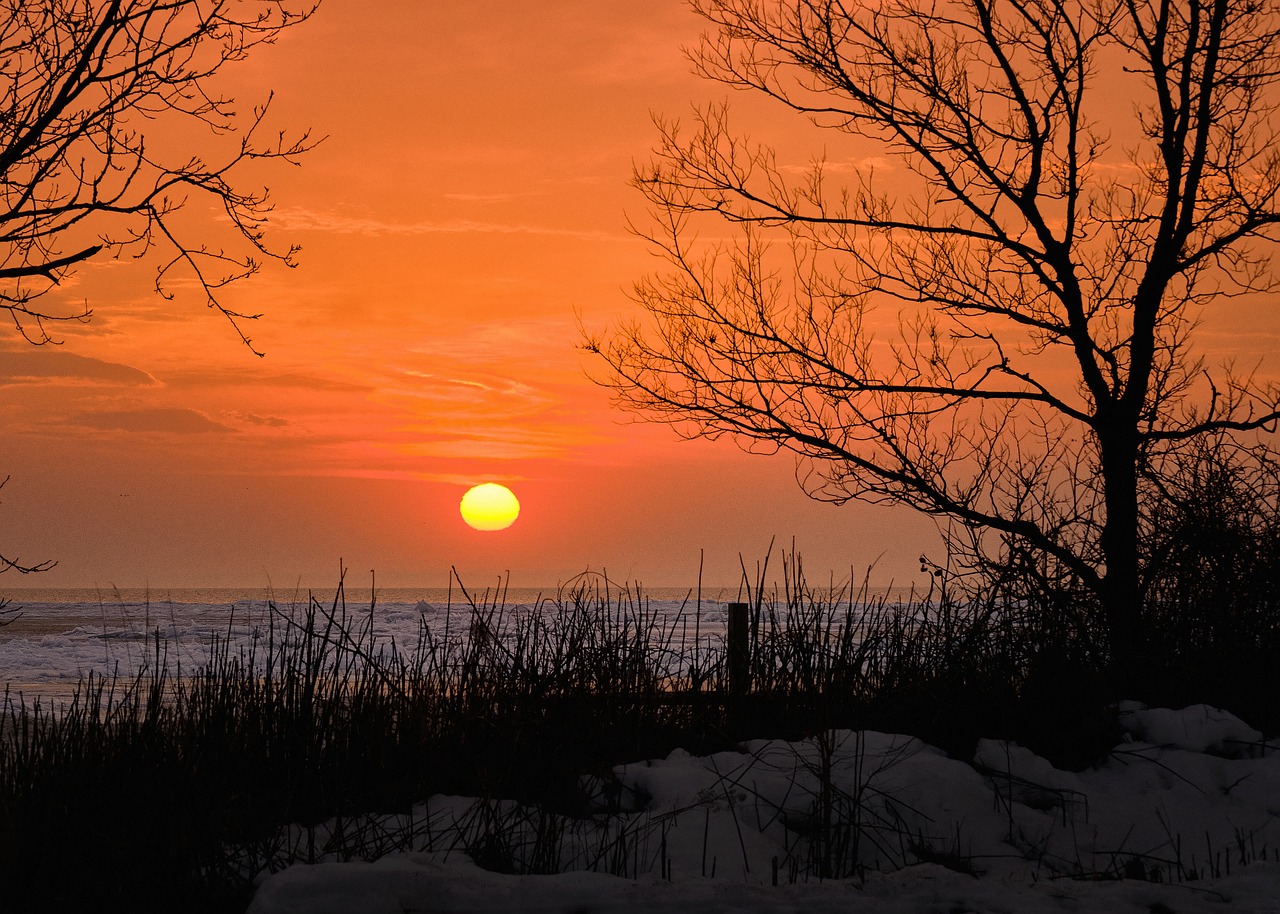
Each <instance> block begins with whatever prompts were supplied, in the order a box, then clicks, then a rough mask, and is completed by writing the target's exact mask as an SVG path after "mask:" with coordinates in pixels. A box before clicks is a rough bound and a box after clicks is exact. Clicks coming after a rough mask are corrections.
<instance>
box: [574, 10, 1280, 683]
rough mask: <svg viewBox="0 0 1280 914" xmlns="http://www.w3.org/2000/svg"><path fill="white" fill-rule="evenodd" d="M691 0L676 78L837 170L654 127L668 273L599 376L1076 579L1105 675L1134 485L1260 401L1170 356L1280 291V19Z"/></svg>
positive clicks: (604, 342)
mask: <svg viewBox="0 0 1280 914" xmlns="http://www.w3.org/2000/svg"><path fill="white" fill-rule="evenodd" d="M693 5H694V7H695V9H696V10H697V11H698V12H699V13H700V14H701V15H702V16H703V17H705V18H706V19H707V20H708V21H709V22H710V23H711V25H712V26H713V28H712V29H711V30H710V31H709V32H708V33H707V34H706V35H705V36H704V38H703V40H702V43H701V44H700V45H699V46H698V47H697V48H696V49H695V50H694V51H693V52H692V54H691V56H692V58H693V60H694V63H695V67H696V69H697V71H698V72H700V73H701V74H702V75H704V76H706V77H709V78H710V79H713V80H718V81H720V82H722V83H725V84H727V85H729V86H732V87H734V88H735V89H746V90H751V91H752V92H754V93H759V94H762V95H764V96H768V97H769V98H771V99H773V100H774V101H775V102H778V103H780V104H781V105H783V106H786V107H787V108H789V109H791V110H792V111H793V112H795V113H796V114H798V115H800V116H802V117H805V118H807V119H808V120H809V121H811V122H812V123H813V124H816V125H817V126H818V127H821V128H826V130H827V133H828V135H829V137H830V140H829V142H830V143H831V144H833V145H831V146H829V147H828V149H829V150H830V149H832V148H839V147H837V146H836V145H834V144H845V145H846V146H847V148H848V149H849V158H850V159H852V160H854V161H864V162H865V163H866V164H863V165H856V164H855V165H854V166H852V167H851V168H850V169H849V171H850V177H849V179H848V180H847V181H845V182H843V183H838V182H837V181H836V180H834V178H833V173H834V171H833V167H832V166H831V165H827V164H825V162H823V161H821V160H819V161H818V162H816V163H815V164H813V165H812V166H811V167H807V168H804V169H796V168H793V167H791V166H789V165H788V164H787V163H786V162H785V161H782V160H780V158H779V156H778V155H777V154H776V153H775V152H774V151H773V150H771V149H770V148H768V147H766V146H762V145H754V144H752V143H750V142H748V141H747V140H745V139H744V138H742V137H741V136H740V135H738V134H735V132H734V131H733V130H732V129H731V127H730V124H729V116H728V107H727V105H723V104H722V105H715V106H709V107H704V108H699V109H695V112H694V117H693V123H692V125H691V127H690V126H688V125H685V124H681V123H680V122H678V121H674V120H665V119H662V118H658V119H657V120H658V126H659V129H660V136H661V140H660V143H659V145H658V147H657V148H656V150H655V154H654V157H653V159H652V161H651V162H649V163H648V164H645V165H643V166H638V167H637V169H636V172H635V177H634V183H635V184H636V186H637V187H638V188H639V189H640V190H641V191H642V192H643V194H644V195H645V197H646V199H647V200H648V202H649V204H650V213H651V216H652V222H651V223H650V225H649V227H647V228H643V229H640V231H641V234H643V235H645V237H647V238H649V239H650V241H651V242H652V244H653V245H655V246H656V248H657V250H658V251H659V252H660V253H661V254H662V255H663V256H664V257H665V259H666V261H667V262H668V263H669V265H670V266H671V267H673V269H670V270H668V271H667V272H665V273H662V274H659V275H654V276H651V277H649V278H646V279H644V280H642V281H640V282H639V283H638V284H637V285H636V291H635V297H636V299H637V301H638V302H639V304H640V305H642V306H643V310H644V312H646V314H645V315H644V316H643V317H642V318H641V319H637V320H634V321H631V322H627V323H623V324H620V325H618V326H617V327H615V328H614V329H613V330H612V331H609V332H606V333H603V334H597V335H588V336H587V337H586V347H587V348H588V349H589V350H591V351H594V352H596V353H598V354H600V355H601V356H602V357H603V360H604V362H605V364H606V365H607V368H606V372H605V375H604V376H603V377H601V378H600V379H599V380H600V381H601V383H604V384H607V385H608V386H610V387H612V388H613V390H614V391H615V396H616V399H617V401H618V402H620V403H621V404H622V405H623V406H625V407H627V408H630V409H634V410H637V411H639V412H640V413H641V414H642V415H644V416H646V417H649V418H653V419H656V420H659V421H664V422H668V423H671V424H672V425H673V426H675V427H676V428H677V429H678V430H679V431H681V433H683V434H685V435H689V436H709V437H715V436H719V435H722V434H728V435H732V436H734V437H735V438H736V439H738V440H739V441H740V442H741V443H743V444H744V445H745V446H746V447H748V448H751V449H757V448H764V449H766V450H778V449H788V450H791V451H794V452H795V453H796V454H798V455H799V459H800V467H801V470H800V476H801V482H802V484H803V485H804V486H805V489H806V491H807V492H808V493H809V494H810V495H812V496H814V497H816V498H820V499H828V500H831V501H834V502H843V501H845V500H847V499H850V498H858V499H864V500H869V501H873V502H894V503H902V504H906V505H910V506H912V507H914V508H917V509H919V510H921V511H924V512H927V513H928V514H931V515H935V516H938V517H940V518H945V519H947V520H948V521H949V525H950V537H951V540H952V545H953V546H956V547H957V548H961V552H960V554H961V555H962V556H966V557H967V561H968V562H969V563H970V567H974V566H977V567H983V568H986V569H987V570H991V569H992V568H995V569H998V570H1001V571H1002V572H1004V571H1009V570H1010V569H1015V568H1018V569H1022V570H1023V571H1024V572H1025V571H1027V570H1028V569H1030V573H1031V574H1033V575H1034V579H1035V580H1036V581H1038V582H1039V583H1040V584H1041V585H1043V586H1054V587H1057V586H1062V587H1069V588H1074V589H1076V591H1077V592H1078V591H1079V590H1081V589H1083V591H1084V592H1085V593H1086V594H1087V595H1091V596H1092V598H1093V600H1092V601H1091V605H1092V606H1093V607H1095V608H1094V609H1093V610H1091V611H1092V612H1096V614H1097V619H1096V621H1097V622H1098V623H1099V625H1100V626H1101V627H1105V630H1106V631H1107V632H1108V636H1109V639H1110V649H1111V657H1112V660H1113V663H1114V665H1115V667H1116V668H1117V669H1121V670H1123V669H1128V668H1129V667H1130V665H1131V663H1132V662H1133V661H1135V660H1136V659H1137V658H1138V657H1139V655H1140V651H1141V644H1142V640H1143V633H1142V621H1141V616H1142V614H1141V609H1140V607H1141V606H1142V603H1143V599H1144V596H1145V594H1146V588H1147V586H1148V585H1149V580H1150V574H1149V566H1150V552H1151V550H1150V549H1147V548H1145V546H1144V536H1145V535H1146V533H1147V532H1148V531H1147V527H1146V525H1147V524H1148V523H1149V521H1150V519H1151V518H1155V517H1157V516H1159V513H1160V512H1159V511H1157V510H1155V509H1154V508H1153V507H1152V505H1153V503H1154V502H1155V501H1158V500H1159V499H1160V497H1161V494H1160V493H1161V491H1162V484H1161V483H1162V478H1161V474H1162V473H1163V472H1165V471H1166V470H1167V468H1168V467H1169V466H1171V465H1173V464H1174V463H1176V462H1177V461H1176V460H1174V459H1173V458H1174V457H1175V456H1176V455H1177V454H1178V453H1179V452H1180V451H1181V450H1184V449H1186V448H1188V447H1190V446H1192V444H1193V443H1195V442H1198V441H1201V440H1202V439H1209V438H1215V439H1216V438H1221V437H1222V436H1224V435H1226V436H1232V435H1234V436H1237V437H1239V436H1244V437H1245V438H1248V437H1249V436H1252V435H1259V434H1264V433H1266V432H1271V431H1273V430H1274V427H1275V423H1276V420H1277V418H1278V417H1280V390H1278V389H1277V388H1276V387H1275V386H1274V385H1267V384H1263V383H1260V382H1258V381H1257V380H1256V378H1255V377H1254V376H1253V375H1251V374H1249V373H1247V372H1246V373H1241V372H1237V371H1236V370H1235V369H1234V368H1233V367H1232V366H1231V365H1229V364H1228V365H1223V366H1212V367H1210V366H1208V365H1207V364H1206V362H1205V359H1204V358H1203V356H1202V355H1198V354H1197V352H1196V351H1195V349H1194V347H1193V345H1192V344H1193V342H1194V340H1195V332H1194V331H1195V328H1196V325H1197V321H1198V320H1199V319H1200V318H1201V316H1202V315H1203V314H1204V313H1205V311H1206V309H1210V308H1222V307H1227V306H1228V303H1229V302H1231V301H1233V300H1236V299H1241V298H1248V297H1250V296H1253V297H1255V298H1256V297H1257V296H1258V295H1259V294H1261V293H1273V292H1275V291H1276V290H1277V287H1278V283H1277V278H1276V275H1275V273H1274V271H1273V270H1272V269H1271V266H1270V260H1269V255H1270V247H1271V245H1272V244H1273V243H1274V242H1275V241H1276V240H1277V225H1278V224H1280V142H1277V139H1278V138H1277V128H1278V127H1280V123H1278V120H1277V101H1278V100H1277V97H1276V91H1277V85H1276V81H1277V76H1278V75H1280V9H1277V5H1276V4H1275V3H1274V2H1271V0H1145V2H1144V0H1089V2H1076V0H883V2H877V3H869V4H856V5H854V4H845V3H843V2H835V0H780V2H765V0H694V3H693ZM868 149H870V150H872V151H873V152H874V153H876V154H877V155H868V154H867V150H868ZM859 157H861V158H859ZM846 162H847V160H846ZM846 162H836V163H835V164H836V165H845V166H846V167H847V165H846ZM886 162H887V163H888V166H889V167H887V168H886V167H884V164H883V163H886ZM878 163H879V164H880V167H877V164H878ZM903 166H905V168H904V167H903ZM726 228H730V229H732V231H731V233H730V235H729V238H728V240H725V234H726ZM708 233H712V237H711V238H710V239H708V240H700V234H701V236H703V237H705V236H707V235H708ZM1163 490H1164V491H1167V490H1168V487H1167V486H1164V487H1163Z"/></svg>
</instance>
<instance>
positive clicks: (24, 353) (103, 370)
mask: <svg viewBox="0 0 1280 914" xmlns="http://www.w3.org/2000/svg"><path fill="white" fill-rule="evenodd" d="M50 382H55V383H76V384H86V383H87V384H109V385H119V386H127V387H137V386H150V385H154V384H155V383H156V379H155V378H153V377H152V376H151V375H149V374H147V373H146V372H145V371H139V370H138V369H137V368H131V367H130V366H128V365H122V364H120V363H119V362H106V361H103V360H102V359H94V358H90V357H88V356H83V355H76V354H75V353H73V352H65V351H63V350H59V349H49V348H40V349H35V348H32V349H9V350H4V351H0V385H8V384H47V383H50Z"/></svg>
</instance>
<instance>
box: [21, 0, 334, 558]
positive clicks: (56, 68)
mask: <svg viewBox="0 0 1280 914" xmlns="http://www.w3.org/2000/svg"><path fill="white" fill-rule="evenodd" d="M315 5H316V4H315V3H314V2H310V0H302V3H301V4H298V3H292V2H287V0H106V2H102V0H0V310H4V311H5V312H7V314H8V315H9V316H10V317H11V318H12V319H13V321H14V324H15V326H16V327H17V330H18V331H19V332H20V333H21V334H22V335H23V336H24V337H25V338H26V339H27V340H28V341H30V342H32V343H36V344H42V343H48V342H51V338H50V335H49V329H48V328H49V324H50V323H51V322H55V321H68V320H78V321H84V320H88V318H89V316H90V311H89V309H88V308H87V307H85V308H84V309H83V310H73V311H68V310H67V309H66V308H65V306H57V305H46V296H48V294H49V293H50V292H51V291H52V290H54V289H55V288H56V287H57V286H58V285H59V284H60V283H61V282H63V281H65V280H66V279H67V278H68V277H69V276H70V275H71V273H72V272H73V271H74V270H75V268H76V267H77V266H79V265H81V264H84V263H85V262H87V261H89V260H91V259H93V258H99V259H101V258H108V257H114V258H119V257H124V256H126V255H127V256H132V257H141V256H143V255H147V254H153V255H154V256H156V257H157V258H158V262H159V267H158V270H157V275H156V285H155V287H156V291H157V292H158V293H159V294H160V295H161V296H163V297H165V298H166V299H172V298H173V292H172V287H173V280H175V279H177V278H178V277H182V278H183V279H184V280H186V281H190V280H194V281H195V284H196V286H197V287H198V288H199V289H200V290H201V293H202V296H203V298H204V301H205V303H206V304H207V305H208V306H209V307H210V308H212V309H215V310H216V311H218V312H220V313H221V314H223V315H224V316H225V317H226V318H227V319H229V320H230V322H231V324H232V326H233V327H234V328H235V331H236V332H237V333H238V334H239V335H240V338H241V339H242V340H243V341H244V343H245V345H246V346H248V347H249V348H250V349H253V345H252V342H251V340H250V339H249V338H248V337H247V336H246V335H245V333H244V329H243V326H242V322H243V321H244V320H248V319H252V318H253V317H256V315H251V314H244V313H239V312H237V311H234V310H232V309H231V308H229V307H228V306H227V305H225V304H224V303H223V302H222V300H221V299H220V298H219V294H220V291H221V290H222V289H223V288H225V287H226V286H227V285H228V284H229V283H232V282H234V281H236V280H238V279H242V278H244V277H247V276H249V275H252V274H253V273H255V272H257V271H258V269H259V268H260V266H261V263H262V262H263V261H264V260H266V259H274V260H278V261H281V262H283V263H285V264H287V265H290V266H292V265H293V257H294V254H295V253H296V252H297V248H295V247H287V248H283V249H276V248H273V247H269V246H268V245H267V243H266V240H265V235H264V227H265V223H266V218H267V215H268V213H269V212H270V210H271V203H270V199H269V196H268V194H267V192H266V190H265V189H245V188H244V187H242V186H241V181H242V178H243V171H244V168H245V166H247V165H250V164H251V163H253V162H256V161H261V160H282V161H286V162H296V160H297V157H298V156H300V155H301V154H303V153H304V152H306V151H307V150H308V149H310V148H311V147H312V146H314V145H315V143H314V141H313V140H312V139H311V138H310V136H309V135H308V134H305V133H304V134H302V135H300V136H297V137H293V138H290V137H286V136H285V135H284V134H283V133H277V134H273V135H269V136H265V137H264V136H262V134H263V133H264V132H265V130H266V128H265V126H264V125H265V124H266V115H267V108H268V106H269V104H270V95H268V96H267V97H266V98H265V99H264V100H263V101H262V102H261V104H259V105H258V106H257V107H254V108H253V109H252V110H251V111H249V112H247V113H244V112H240V111H238V110H237V108H236V106H235V102H234V99H231V98H228V97H224V96H223V95H221V94H219V92H218V87H217V85H216V79H215V77H216V76H217V74H218V73H219V72H220V71H221V70H222V68H223V67H224V65H226V64H228V63H231V62H234V61H238V60H242V59H243V58H245V56H246V55H248V54H249V53H250V52H251V51H253V49H254V48H256V47H258V46H260V45H263V44H268V43H271V42H274V41H275V40H276V38H277V37H278V36H279V35H280V33H281V32H282V31H283V30H284V29H286V28H289V27H291V26H293V25H296V24H297V23H299V22H302V21H303V20H305V19H307V18H308V17H309V16H310V15H311V14H312V13H313V12H314V10H315ZM193 200H203V201H204V202H205V203H207V204H209V205H210V206H211V207H212V208H213V209H214V210H216V211H218V214H219V218H218V219H217V220H214V219H208V220H201V219H199V218H198V217H197V218H195V219H191V218H184V216H183V214H184V211H185V210H189V209H190V208H191V207H189V204H190V203H191V202H192V201H193ZM222 217H225V218H222ZM222 222H225V223H226V224H227V225H229V227H230V228H229V230H228V229H227V227H226V226H225V225H221V224H219V223H222ZM216 233H221V234H223V235H226V236H228V237H229V242H230V246H227V247H224V246H221V245H217V244H211V243H210V242H209V241H207V240H205V239H207V238H208V237H209V236H210V235H211V234H216ZM254 351H255V352H256V350H254ZM258 354H259V355H260V354H261V353H258ZM46 567H48V563H40V564H36V565H25V564H22V563H20V562H17V561H16V560H15V561H10V560H8V559H5V558H4V557H2V556H0V572H3V571H10V570H16V571H38V570H42V569H43V568H46Z"/></svg>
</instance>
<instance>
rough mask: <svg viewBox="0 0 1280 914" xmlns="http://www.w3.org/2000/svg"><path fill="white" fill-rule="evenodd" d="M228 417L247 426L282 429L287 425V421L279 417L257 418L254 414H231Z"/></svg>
mask: <svg viewBox="0 0 1280 914" xmlns="http://www.w3.org/2000/svg"><path fill="white" fill-rule="evenodd" d="M228 415H230V416H232V417H233V418H235V419H236V420H238V421H240V422H244V423H246V424H248V425H261V426H264V427H266V428H284V427H285V426H286V425H288V424H289V420H288V419H281V418H280V417H279V416H259V415H257V414H256V413H245V412H233V413H229V414H228Z"/></svg>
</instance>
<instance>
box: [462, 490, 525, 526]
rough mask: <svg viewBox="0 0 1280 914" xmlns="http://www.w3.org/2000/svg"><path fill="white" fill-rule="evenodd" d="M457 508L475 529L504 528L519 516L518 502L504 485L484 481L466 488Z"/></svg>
mask: <svg viewBox="0 0 1280 914" xmlns="http://www.w3.org/2000/svg"><path fill="white" fill-rule="evenodd" d="M458 510H459V511H460V512H461V513H462V519H463V520H465V521H466V522H467V524H468V525H469V526H471V527H474V528H475V529H476V530H505V529H507V528H508V527H510V526H511V525H512V524H514V523H515V522H516V518H517V517H519V516H520V502H519V500H518V499H517V498H516V497H515V495H514V494H513V493H512V491H511V490H510V489H508V488H507V487H506V486H500V485H498V484H497V483H496V482H486V483H484V484H482V485H478V486H473V487H472V488H470V489H468V490H467V494H466V495H464V496H462V503H461V504H460V505H459V506H458Z"/></svg>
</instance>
